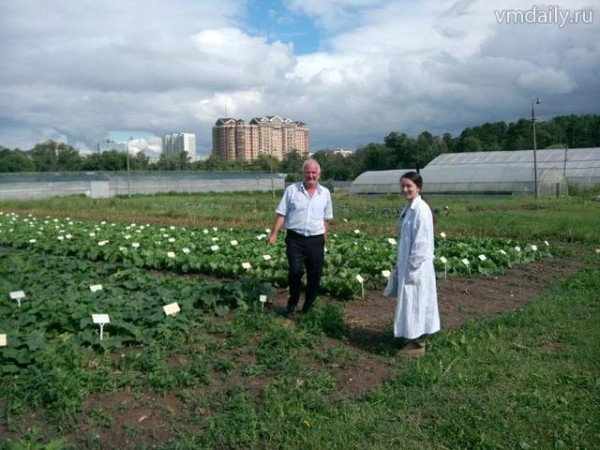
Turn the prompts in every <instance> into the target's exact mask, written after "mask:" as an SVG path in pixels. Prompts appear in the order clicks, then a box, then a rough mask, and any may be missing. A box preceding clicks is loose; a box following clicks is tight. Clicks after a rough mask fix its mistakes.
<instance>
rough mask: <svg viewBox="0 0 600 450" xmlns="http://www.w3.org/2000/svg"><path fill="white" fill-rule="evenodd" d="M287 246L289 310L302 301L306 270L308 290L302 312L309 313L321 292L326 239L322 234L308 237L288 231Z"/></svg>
mask: <svg viewBox="0 0 600 450" xmlns="http://www.w3.org/2000/svg"><path fill="white" fill-rule="evenodd" d="M285 244H286V255H287V259H288V263H289V271H288V284H289V288H290V298H289V300H288V309H289V308H295V307H296V305H297V304H298V301H299V300H300V290H301V287H302V275H303V274H304V269H306V290H305V293H304V305H303V306H302V311H304V312H308V311H309V310H310V309H311V308H312V306H313V304H314V302H315V299H316V298H317V294H318V291H319V283H320V282H321V273H322V272H323V262H324V260H325V237H324V236H323V235H322V234H321V235H318V236H309V237H306V236H302V235H300V234H298V233H294V232H293V231H289V230H288V232H287V235H286V237H285Z"/></svg>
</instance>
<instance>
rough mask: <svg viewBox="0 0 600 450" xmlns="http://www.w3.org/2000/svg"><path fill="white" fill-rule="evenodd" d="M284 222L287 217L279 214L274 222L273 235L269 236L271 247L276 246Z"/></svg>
mask: <svg viewBox="0 0 600 450" xmlns="http://www.w3.org/2000/svg"><path fill="white" fill-rule="evenodd" d="M284 221H285V216H282V215H281V214H277V215H276V216H275V220H274V221H273V228H272V229H271V235H270V236H269V244H270V245H273V244H275V241H277V235H278V234H279V230H281V227H282V226H283V223H284Z"/></svg>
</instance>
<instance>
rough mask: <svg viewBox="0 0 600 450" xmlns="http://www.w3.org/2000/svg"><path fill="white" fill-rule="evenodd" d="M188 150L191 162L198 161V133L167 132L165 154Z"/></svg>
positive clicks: (164, 141) (164, 140) (164, 142)
mask: <svg viewBox="0 0 600 450" xmlns="http://www.w3.org/2000/svg"><path fill="white" fill-rule="evenodd" d="M181 152H186V153H187V154H188V157H189V160H190V162H194V161H196V159H197V157H196V135H195V134H193V133H175V134H167V135H166V136H165V137H164V138H163V154H164V155H165V156H169V155H174V154H177V153H181Z"/></svg>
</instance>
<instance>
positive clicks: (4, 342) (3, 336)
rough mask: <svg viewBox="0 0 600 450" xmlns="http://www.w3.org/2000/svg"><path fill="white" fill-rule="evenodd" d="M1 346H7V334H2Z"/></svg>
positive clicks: (0, 337) (0, 338) (0, 335)
mask: <svg viewBox="0 0 600 450" xmlns="http://www.w3.org/2000/svg"><path fill="white" fill-rule="evenodd" d="M0 347H6V335H5V334H0Z"/></svg>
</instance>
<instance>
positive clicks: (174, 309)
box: [163, 302, 181, 316]
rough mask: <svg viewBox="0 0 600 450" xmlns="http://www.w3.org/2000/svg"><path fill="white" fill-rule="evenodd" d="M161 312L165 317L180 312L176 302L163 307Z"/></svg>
mask: <svg viewBox="0 0 600 450" xmlns="http://www.w3.org/2000/svg"><path fill="white" fill-rule="evenodd" d="M163 311H164V312H165V314H166V315H167V316H171V315H173V314H177V313H178V312H179V311H181V310H180V309H179V305H178V304H177V302H173V303H169V304H168V305H165V306H163Z"/></svg>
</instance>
